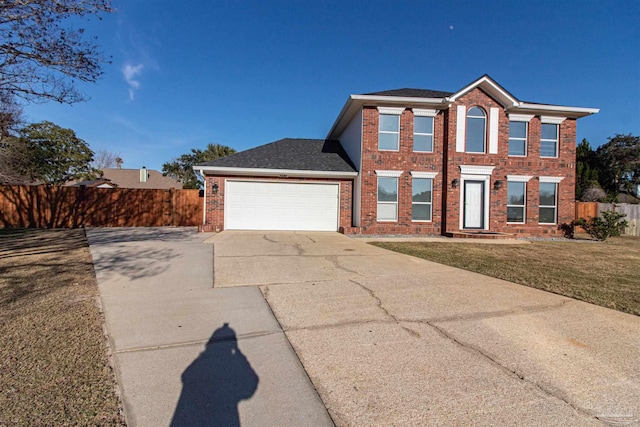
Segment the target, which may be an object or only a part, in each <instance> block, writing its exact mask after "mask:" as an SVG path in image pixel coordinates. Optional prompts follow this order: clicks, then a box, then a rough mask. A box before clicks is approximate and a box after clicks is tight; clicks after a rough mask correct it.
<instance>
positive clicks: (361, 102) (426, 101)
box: [326, 95, 450, 139]
mask: <svg viewBox="0 0 640 427" xmlns="http://www.w3.org/2000/svg"><path fill="white" fill-rule="evenodd" d="M365 105H372V106H378V105H380V106H390V105H398V106H402V107H406V108H412V107H432V108H436V109H439V110H443V109H446V108H449V105H450V102H448V100H447V99H446V98H417V97H411V96H378V95H350V96H349V98H348V99H347V102H345V104H344V106H343V107H342V110H341V111H340V114H338V117H337V118H336V120H335V122H334V123H333V126H331V130H329V133H328V134H327V138H326V139H337V138H338V137H339V136H340V134H341V133H342V132H343V131H344V128H345V127H346V125H347V124H348V123H349V122H350V121H351V119H352V118H353V116H355V115H356V113H357V112H358V111H360V110H361V109H362V107H363V106H365Z"/></svg>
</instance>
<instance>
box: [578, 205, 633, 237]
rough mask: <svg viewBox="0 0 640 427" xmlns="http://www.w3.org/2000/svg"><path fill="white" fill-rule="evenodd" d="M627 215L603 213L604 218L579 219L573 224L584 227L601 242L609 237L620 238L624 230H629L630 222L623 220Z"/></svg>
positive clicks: (611, 212)
mask: <svg viewBox="0 0 640 427" xmlns="http://www.w3.org/2000/svg"><path fill="white" fill-rule="evenodd" d="M625 216H626V215H625V214H621V213H618V212H613V211H604V212H602V217H599V216H597V217H594V218H589V219H588V220H586V219H584V218H578V219H576V220H574V221H572V222H571V225H573V226H574V227H578V226H579V227H582V228H584V230H585V231H586V232H587V233H589V235H590V236H591V237H593V238H594V239H598V240H601V241H605V240H607V238H608V237H615V236H619V235H620V234H621V233H622V230H624V229H625V228H627V225H628V222H627V221H626V220H623V219H622V218H624V217H625Z"/></svg>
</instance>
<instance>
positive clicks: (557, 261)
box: [373, 237, 640, 316]
mask: <svg viewBox="0 0 640 427" xmlns="http://www.w3.org/2000/svg"><path fill="white" fill-rule="evenodd" d="M373 244H374V245H376V246H379V247H381V248H385V249H390V250H393V251H396V252H401V253H404V254H407V255H412V256H416V257H419V258H424V259H427V260H430V261H435V262H438V263H441V264H446V265H450V266H453V267H459V268H463V269H465V270H469V271H475V272H477V273H481V274H484V275H487V276H491V277H497V278H499V279H504V280H508V281H511V282H515V283H519V284H521V285H526V286H530V287H533V288H538V289H543V290H545V291H550V292H554V293H557V294H560V295H565V296H568V297H572V298H576V299H579V300H582V301H586V302H590V303H593V304H597V305H601V306H603V307H608V308H613V309H616V310H620V311H624V312H627V313H631V314H635V315H639V316H640V238H637V237H618V238H610V239H609V240H607V241H606V242H592V241H584V240H583V241H580V240H576V241H535V242H533V243H531V244H522V245H492V244H487V243H468V242H464V243H452V242H442V243H426V242H410V243H404V242H403V243H391V242H376V243H373Z"/></svg>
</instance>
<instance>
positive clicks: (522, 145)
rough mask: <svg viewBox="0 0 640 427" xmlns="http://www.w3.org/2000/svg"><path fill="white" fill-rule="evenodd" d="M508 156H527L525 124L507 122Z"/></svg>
mask: <svg viewBox="0 0 640 427" xmlns="http://www.w3.org/2000/svg"><path fill="white" fill-rule="evenodd" d="M509 155H510V156H526V155H527V122H515V121H511V122H509Z"/></svg>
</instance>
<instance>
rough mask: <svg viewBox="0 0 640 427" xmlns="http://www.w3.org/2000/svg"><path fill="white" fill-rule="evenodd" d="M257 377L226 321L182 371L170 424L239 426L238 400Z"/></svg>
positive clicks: (254, 384) (247, 395) (249, 391)
mask: <svg viewBox="0 0 640 427" xmlns="http://www.w3.org/2000/svg"><path fill="white" fill-rule="evenodd" d="M258 382H259V378H258V375H257V374H256V373H255V371H254V370H253V368H251V364H249V362H248V361H247V358H246V357H245V356H244V354H242V352H241V351H240V349H239V348H238V340H237V338H236V333H235V331H234V330H233V329H231V328H230V327H229V324H228V323H225V324H224V325H223V326H222V327H220V328H218V329H216V331H215V332H214V333H213V335H212V336H211V339H210V340H209V342H207V345H206V348H205V350H204V351H203V352H202V353H200V355H199V356H198V358H197V359H196V360H194V361H193V363H192V364H191V365H189V367H188V368H187V369H186V370H185V371H184V373H183V374H182V393H181V394H180V400H179V401H178V406H177V407H176V410H175V412H174V414H173V419H172V420H171V426H172V427H177V426H230V427H234V426H240V417H239V414H238V403H239V402H240V401H241V400H246V399H249V398H250V397H251V396H253V394H254V393H255V391H256V389H257V388H258Z"/></svg>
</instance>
